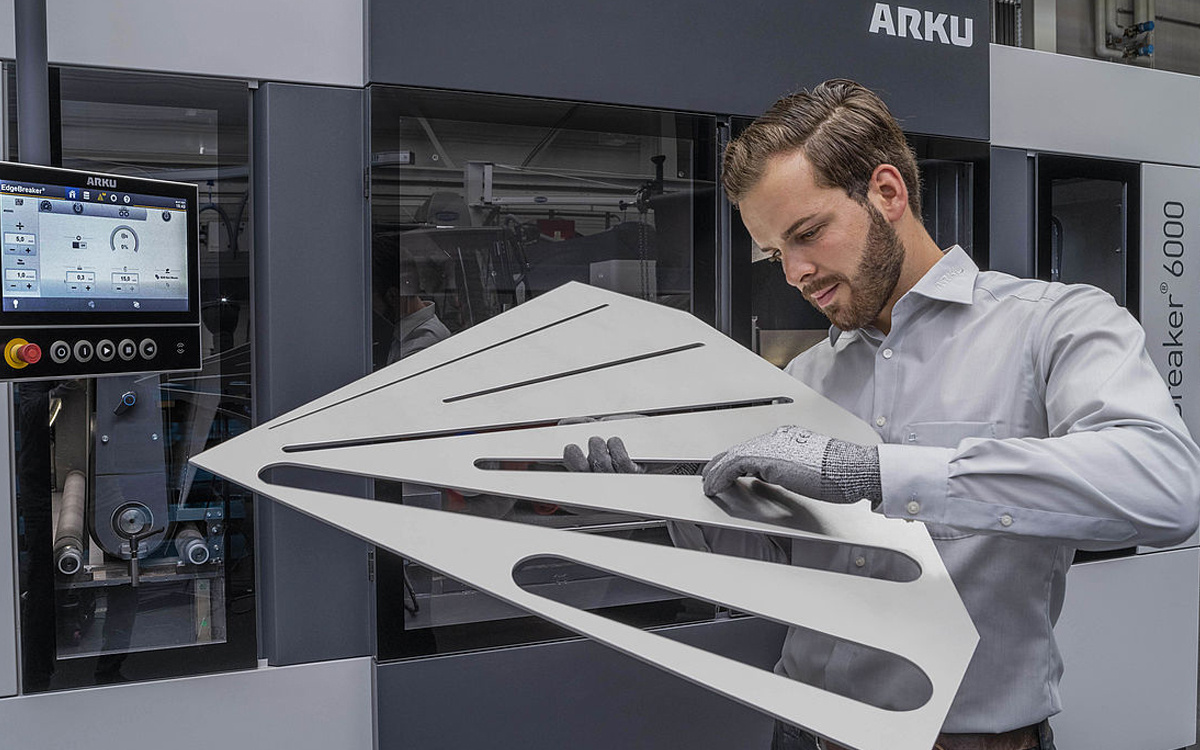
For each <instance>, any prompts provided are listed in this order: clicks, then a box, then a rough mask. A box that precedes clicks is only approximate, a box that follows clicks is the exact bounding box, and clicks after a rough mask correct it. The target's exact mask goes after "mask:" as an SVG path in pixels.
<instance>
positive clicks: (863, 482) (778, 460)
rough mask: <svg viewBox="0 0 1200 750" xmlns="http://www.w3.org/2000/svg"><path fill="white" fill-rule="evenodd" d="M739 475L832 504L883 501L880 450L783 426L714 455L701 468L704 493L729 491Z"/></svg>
mask: <svg viewBox="0 0 1200 750" xmlns="http://www.w3.org/2000/svg"><path fill="white" fill-rule="evenodd" d="M740 476H754V477H758V478H759V479H762V480H763V481H764V482H770V483H771V484H777V485H779V486H780V487H783V488H785V489H788V490H791V491H792V492H798V493H799V494H801V495H807V496H808V497H812V498H816V499H817V500H824V501H826V502H831V503H856V502H858V501H859V500H862V499H864V498H865V499H867V500H870V501H871V506H872V507H877V506H878V505H879V503H880V502H882V500H883V490H882V487H881V486H880V479H879V450H878V449H877V448H875V447H874V446H864V445H858V444H857V443H848V442H846V441H845V440H838V439H837V438H831V437H829V436H828V435H822V434H820V433H817V432H813V431H812V430H807V429H804V428H803V427H797V426H795V425H787V426H785V427H780V428H778V429H777V430H775V431H774V432H769V433H767V434H765V435H759V436H758V437H756V438H751V439H750V440H747V441H746V442H744V443H739V444H738V445H735V446H733V447H732V448H730V449H729V450H727V451H725V452H724V453H720V454H718V455H717V456H716V457H715V458H713V460H711V461H709V462H708V465H707V466H705V467H704V494H706V495H716V494H718V493H720V492H723V491H724V490H726V489H728V488H729V487H730V486H731V485H732V484H733V482H734V480H735V479H737V478H738V477H740Z"/></svg>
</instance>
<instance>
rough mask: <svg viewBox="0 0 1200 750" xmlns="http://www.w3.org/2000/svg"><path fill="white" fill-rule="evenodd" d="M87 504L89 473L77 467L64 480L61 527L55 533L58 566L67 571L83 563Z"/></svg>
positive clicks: (81, 565) (55, 562) (69, 571)
mask: <svg viewBox="0 0 1200 750" xmlns="http://www.w3.org/2000/svg"><path fill="white" fill-rule="evenodd" d="M86 505H87V475H86V474H84V473H83V472H82V471H79V470H73V471H70V472H68V473H67V480H66V482H64V483H63V493H62V505H61V508H60V509H59V511H58V529H57V531H56V533H55V535H54V566H55V567H56V568H58V572H60V573H62V574H63V575H68V576H69V575H75V574H76V573H78V572H79V569H80V568H82V567H83V534H84V531H83V517H84V513H85V510H86V507H85V506H86Z"/></svg>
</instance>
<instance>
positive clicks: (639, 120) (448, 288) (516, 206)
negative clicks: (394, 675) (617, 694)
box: [370, 86, 716, 658]
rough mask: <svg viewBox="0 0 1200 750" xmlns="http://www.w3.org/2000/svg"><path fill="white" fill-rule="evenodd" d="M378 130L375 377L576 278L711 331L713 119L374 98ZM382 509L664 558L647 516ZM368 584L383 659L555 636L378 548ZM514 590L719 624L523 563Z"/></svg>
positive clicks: (441, 498)
mask: <svg viewBox="0 0 1200 750" xmlns="http://www.w3.org/2000/svg"><path fill="white" fill-rule="evenodd" d="M371 123H372V125H371V181H370V194H371V212H372V232H373V236H372V287H371V291H372V321H373V322H372V328H371V336H372V351H373V359H374V367H375V368H376V369H379V368H382V367H386V366H388V365H389V364H392V363H394V362H396V361H397V360H398V359H400V358H402V357H407V356H411V355H413V354H415V353H417V352H419V351H421V350H422V349H425V348H427V347H430V346H436V345H437V343H438V342H439V341H442V340H444V339H445V338H447V337H449V336H452V335H454V334H456V333H458V332H460V331H462V330H465V329H466V328H469V327H471V326H473V325H476V324H478V323H480V322H482V321H484V320H487V319H489V318H491V317H493V316H495V315H498V314H499V313H501V312H503V311H505V310H508V309H509V308H511V307H513V306H516V305H520V304H521V303H523V302H524V301H526V300H529V299H532V298H534V297H536V296H538V295H539V294H542V293H544V292H547V291H550V290H551V289H554V288H556V287H558V286H560V285H562V284H564V283H566V282H568V281H579V282H584V283H587V284H592V285H596V286H601V287H604V288H606V289H611V290H614V291H619V292H622V293H625V294H629V295H632V296H635V297H639V298H642V299H648V300H653V301H655V302H657V303H659V304H663V305H669V306H671V307H675V308H678V309H681V310H689V311H691V312H693V313H694V314H696V315H698V316H699V317H701V318H703V319H705V320H708V321H709V322H712V318H713V309H714V302H713V297H714V295H713V294H712V292H711V290H712V287H713V279H712V270H711V264H712V257H713V253H714V243H715V231H714V229H713V219H714V216H715V210H716V203H715V195H716V192H715V183H714V179H713V178H714V173H715V170H714V162H715V153H716V151H715V144H714V137H715V119H714V118H711V117H707V118H706V117H699V116H692V115H683V114H678V113H670V112H657V111H651V110H636V109H627V108H617V107H602V106H597V105H586V104H577V103H571V102H559V101H544V100H532V99H518V98H512V97H498V96H482V95H469V94H449V93H443V92H431V91H421V90H411V89H400V88H395V87H382V86H374V87H372V93H371ZM614 335H619V332H614ZM581 345H582V344H581ZM398 418H402V416H400V415H398ZM520 468H523V469H528V470H563V467H562V466H525V467H520ZM375 494H376V498H377V499H380V500H385V501H391V502H404V503H410V504H419V505H424V506H427V507H434V508H438V509H441V510H444V511H447V512H458V513H471V514H478V515H485V516H490V517H495V518H503V519H506V520H512V521H518V522H524V523H533V524H539V525H543V526H551V527H557V528H567V529H577V530H579V531H585V532H589V533H605V534H615V535H620V536H622V537H625V538H630V539H637V540H641V541H647V542H652V543H661V544H669V543H670V539H669V536H668V533H667V528H666V526H665V524H664V522H662V521H659V520H655V519H642V518H628V517H623V516H617V515H615V514H611V513H596V512H583V511H575V510H572V509H569V508H565V507H560V506H556V505H549V504H545V503H535V502H531V501H527V500H523V499H519V498H505V497H498V496H490V495H470V494H464V493H458V492H454V491H451V490H446V489H442V488H437V487H420V486H415V485H409V484H405V485H398V484H386V483H376V489H375ZM377 574H378V577H377V582H378V590H379V599H378V612H379V620H378V626H379V627H378V636H379V637H378V642H379V655H380V656H381V657H382V658H392V657H398V656H404V655H412V654H421V653H434V652H447V651H454V650H460V649H466V648H477V647H481V646H489V645H500V644H504V643H514V642H529V641H534V640H542V639H546V638H553V637H561V636H562V635H564V633H563V631H560V630H558V629H557V628H554V627H552V626H550V625H548V624H545V623H542V622H540V621H538V620H536V619H533V618H529V617H526V616H525V615H524V614H523V613H522V612H521V611H519V610H515V609H513V608H511V607H509V606H507V605H504V604H502V603H500V602H498V601H496V600H492V599H490V598H489V597H487V596H485V595H483V594H480V593H478V592H476V591H473V590H470V589H468V588H466V587H464V586H462V585H461V584H459V583H457V582H456V581H453V580H451V579H449V578H446V577H445V576H442V575H440V574H438V573H436V572H434V571H430V570H428V569H425V568H422V567H420V566H417V565H415V564H413V565H410V564H408V563H406V562H405V561H403V560H401V559H399V558H396V557H394V556H391V555H388V554H386V553H383V552H382V551H380V553H379V558H378V560H377ZM518 575H519V576H520V577H521V581H522V583H523V585H527V586H529V587H531V588H532V589H535V590H538V591H540V592H546V593H547V595H552V596H556V597H561V598H562V600H563V601H566V602H569V603H571V604H573V605H575V606H579V607H583V608H587V609H593V610H604V611H606V612H609V613H612V614H613V616H619V617H622V618H623V619H625V620H626V621H628V622H634V623H637V624H640V625H654V624H661V623H669V622H676V621H687V620H692V619H698V618H709V617H712V616H713V613H714V609H713V607H712V606H708V605H702V604H699V603H696V602H689V601H687V600H681V599H680V598H679V597H678V596H677V595H674V594H670V593H667V592H663V591H659V590H656V589H651V588H649V587H647V586H643V585H641V584H637V583H635V582H632V581H625V580H621V579H617V578H615V577H613V576H611V575H608V574H605V573H603V572H601V571H596V570H591V569H587V568H585V567H583V566H580V565H576V564H573V563H570V562H568V561H565V560H537V561H530V562H529V563H528V564H527V565H525V566H524V567H523V568H522V570H520V571H519V572H518Z"/></svg>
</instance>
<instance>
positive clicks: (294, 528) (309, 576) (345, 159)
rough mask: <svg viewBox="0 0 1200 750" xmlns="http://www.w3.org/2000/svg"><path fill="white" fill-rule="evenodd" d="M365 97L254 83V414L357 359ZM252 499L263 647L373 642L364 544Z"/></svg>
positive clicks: (271, 650)
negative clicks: (256, 543)
mask: <svg viewBox="0 0 1200 750" xmlns="http://www.w3.org/2000/svg"><path fill="white" fill-rule="evenodd" d="M364 106H365V105H364V94H363V92H362V91H361V90H358V89H353V90H346V89H333V88H327V87H316V86H297V85H289V84H275V83H271V84H266V85H264V86H263V87H262V88H261V89H259V90H258V92H257V93H256V94H255V97H254V119H255V127H254V133H255V140H254V149H255V151H254V180H255V185H254V194H255V195H256V196H260V197H259V198H258V199H257V203H256V206H255V210H254V222H255V253H256V257H255V262H254V292H255V311H254V320H255V325H256V326H257V329H256V332H255V335H256V340H257V346H256V349H255V354H254V366H255V377H254V385H255V389H256V398H255V406H256V409H257V414H256V419H257V421H258V422H264V421H267V420H268V419H271V418H272V417H275V416H277V415H279V414H282V413H284V412H286V411H288V410H289V409H292V408H295V407H297V406H299V405H301V404H303V403H305V402H307V401H309V400H311V399H313V398H316V397H317V396H321V395H323V394H325V393H328V392H329V391H331V390H333V389H335V388H337V387H339V386H342V385H345V384H346V383H349V382H351V381H353V380H356V379H358V378H360V377H362V376H363V375H365V374H366V373H367V371H368V360H369V350H368V348H367V347H368V345H367V341H368V337H367V336H366V334H365V331H366V320H367V318H366V310H367V301H366V289H367V284H366V273H367V271H366V258H367V257H368V255H367V249H366V247H365V226H366V222H365V212H366V207H365V201H364V198H363V170H364V153H365V149H364V143H363V140H364ZM309 486H317V485H316V484H313V483H311V482H310V483H309ZM365 486H366V485H365V482H363V481H362V480H349V481H343V482H341V483H336V482H335V483H333V484H330V483H328V482H326V483H322V484H321V486H320V488H322V489H330V490H334V491H338V492H343V493H346V494H351V495H362V494H363V493H364V491H365ZM256 509H257V512H258V518H257V521H256V529H257V530H258V539H259V548H258V560H259V571H260V573H259V598H260V602H261V603H262V604H263V606H262V607H261V608H260V612H262V618H261V621H260V628H261V636H262V637H261V638H260V641H259V642H260V643H261V644H262V645H261V649H262V654H263V655H265V656H266V658H267V659H268V661H269V662H270V663H271V664H273V665H285V664H296V663H302V662H311V661H318V660H325V659H338V658H345V657H352V656H365V655H367V654H370V653H371V637H370V622H371V618H372V615H371V611H372V609H371V600H370V590H371V584H370V580H369V577H368V552H369V551H370V546H369V545H367V544H365V543H363V542H361V541H359V540H357V539H354V538H353V537H350V536H349V535H347V534H343V533H341V532H339V531H336V530H334V529H332V528H330V527H329V526H327V525H325V524H323V523H320V522H318V521H314V520H312V519H310V518H308V517H306V516H302V515H300V514H299V513H296V512H295V511H291V510H287V509H285V508H280V507H277V506H275V505H274V504H272V503H268V502H265V501H264V502H260V503H257V504H256Z"/></svg>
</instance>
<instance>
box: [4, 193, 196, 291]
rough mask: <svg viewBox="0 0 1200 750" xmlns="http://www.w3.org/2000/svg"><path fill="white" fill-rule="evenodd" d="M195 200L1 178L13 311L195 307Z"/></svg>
mask: <svg viewBox="0 0 1200 750" xmlns="http://www.w3.org/2000/svg"><path fill="white" fill-rule="evenodd" d="M187 204H188V202H187V200H186V199H183V198H176V197H166V196H155V195H147V194H140V193H123V192H113V191H109V190H97V189H95V188H90V187H79V186H73V185H52V184H44V183H34V182H21V181H16V180H0V235H2V239H3V261H2V263H0V268H2V270H3V277H4V287H3V306H4V311H5V312H26V311H29V312H42V311H46V312H49V311H64V312H65V311H81V312H91V311H95V312H102V311H112V312H117V311H119V312H134V313H136V312H139V311H140V312H167V311H187V309H188V254H187V247H188V226H187V218H188V210H187V209H188V205H187Z"/></svg>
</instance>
